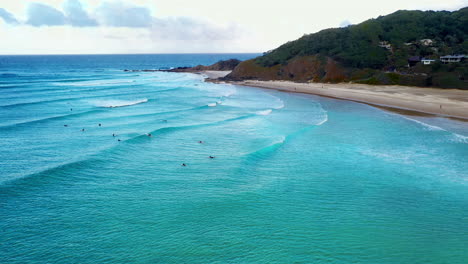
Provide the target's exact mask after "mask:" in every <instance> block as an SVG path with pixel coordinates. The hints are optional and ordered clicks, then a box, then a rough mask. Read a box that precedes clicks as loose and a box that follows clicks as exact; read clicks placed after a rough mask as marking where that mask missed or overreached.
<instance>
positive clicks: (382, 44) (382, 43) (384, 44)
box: [379, 41, 392, 50]
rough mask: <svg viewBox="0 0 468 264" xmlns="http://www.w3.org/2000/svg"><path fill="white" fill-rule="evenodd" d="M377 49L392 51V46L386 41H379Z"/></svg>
mask: <svg viewBox="0 0 468 264" xmlns="http://www.w3.org/2000/svg"><path fill="white" fill-rule="evenodd" d="M379 47H381V48H384V49H388V50H392V44H390V43H388V41H380V42H379Z"/></svg>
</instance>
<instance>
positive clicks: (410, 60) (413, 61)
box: [408, 56, 421, 67]
mask: <svg viewBox="0 0 468 264" xmlns="http://www.w3.org/2000/svg"><path fill="white" fill-rule="evenodd" d="M419 62H421V57H419V56H413V57H409V58H408V67H413V66H414V65H416V64H418V63H419Z"/></svg>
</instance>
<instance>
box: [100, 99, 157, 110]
mask: <svg viewBox="0 0 468 264" xmlns="http://www.w3.org/2000/svg"><path fill="white" fill-rule="evenodd" d="M146 102H148V99H146V98H145V99H139V100H133V101H126V100H98V101H93V102H92V104H94V105H95V106H97V107H106V108H116V107H124V106H131V105H137V104H143V103H146Z"/></svg>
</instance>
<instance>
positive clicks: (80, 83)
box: [53, 80, 136, 87]
mask: <svg viewBox="0 0 468 264" xmlns="http://www.w3.org/2000/svg"><path fill="white" fill-rule="evenodd" d="M134 82H136V80H98V81H77V82H55V83H53V85H55V86H74V87H87V86H103V85H115V84H124V83H134Z"/></svg>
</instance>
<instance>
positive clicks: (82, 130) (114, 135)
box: [63, 109, 215, 167]
mask: <svg viewBox="0 0 468 264" xmlns="http://www.w3.org/2000/svg"><path fill="white" fill-rule="evenodd" d="M70 110H71V109H70ZM163 122H167V120H163ZM63 126H64V127H68V125H63ZM98 126H102V124H101V123H99V124H98ZM84 131H85V129H84V128H82V129H81V132H84ZM146 135H147V136H148V137H152V136H153V135H152V134H151V133H148V134H146ZM112 136H113V137H116V136H117V135H116V134H115V133H112ZM117 141H119V142H120V141H122V140H121V139H120V138H119V139H117ZM198 143H200V144H203V143H204V142H203V141H201V140H200V141H198ZM208 158H210V159H214V158H215V157H214V156H211V155H210V156H209V157H208ZM181 166H182V167H187V164H185V163H182V164H181Z"/></svg>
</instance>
